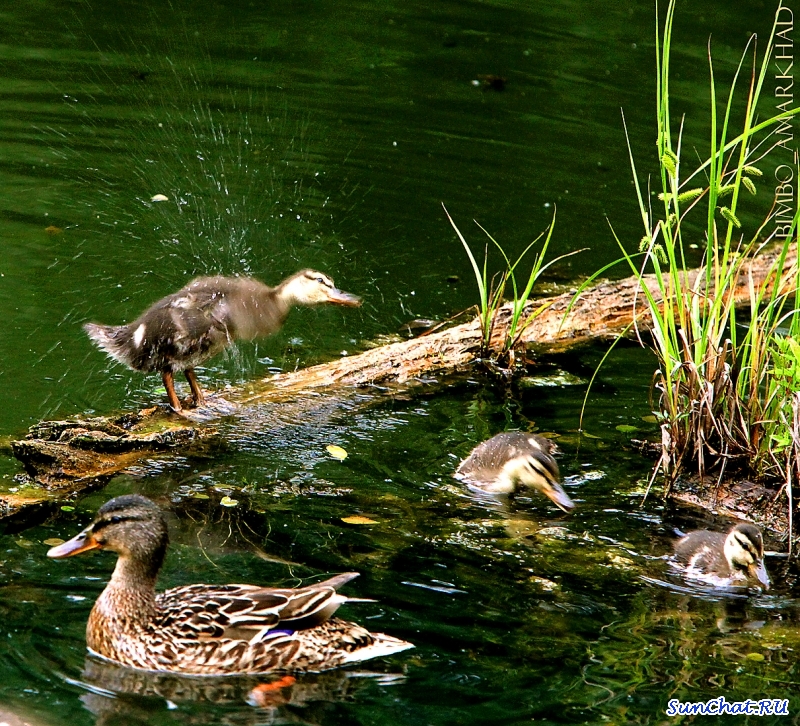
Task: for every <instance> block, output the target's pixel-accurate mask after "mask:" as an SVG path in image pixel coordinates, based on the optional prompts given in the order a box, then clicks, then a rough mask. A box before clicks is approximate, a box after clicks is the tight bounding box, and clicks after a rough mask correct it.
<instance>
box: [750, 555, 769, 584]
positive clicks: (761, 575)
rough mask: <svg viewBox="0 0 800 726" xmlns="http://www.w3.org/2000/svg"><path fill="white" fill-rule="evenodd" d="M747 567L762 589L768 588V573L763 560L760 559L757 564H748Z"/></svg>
mask: <svg viewBox="0 0 800 726" xmlns="http://www.w3.org/2000/svg"><path fill="white" fill-rule="evenodd" d="M748 569H749V570H750V575H751V576H752V577H754V578H755V579H756V580H758V581H759V582H760V583H761V585H762V586H763V588H764V590H765V591H766V590H769V585H770V582H769V575H768V574H767V568H766V566H765V565H764V560H760V561H759V562H758V564H753V565H750V567H749V568H748Z"/></svg>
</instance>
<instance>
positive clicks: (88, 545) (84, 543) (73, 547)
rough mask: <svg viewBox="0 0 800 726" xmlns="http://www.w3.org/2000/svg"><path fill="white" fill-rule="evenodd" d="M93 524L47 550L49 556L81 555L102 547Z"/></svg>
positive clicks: (58, 557) (55, 557) (57, 557)
mask: <svg viewBox="0 0 800 726" xmlns="http://www.w3.org/2000/svg"><path fill="white" fill-rule="evenodd" d="M92 526H93V525H89V526H88V527H87V528H86V529H84V530H83V531H82V532H78V534H76V535H75V536H74V537H73V538H72V539H71V540H68V541H67V542H64V543H63V544H60V545H56V546H55V547H51V548H50V549H49V550H48V551H47V556H48V557H53V558H54V559H60V558H62V557H72V555H79V554H80V553H81V552H88V551H89V550H96V549H98V548H99V547H100V543H99V542H98V541H97V540H96V539H95V538H94V535H93V534H92Z"/></svg>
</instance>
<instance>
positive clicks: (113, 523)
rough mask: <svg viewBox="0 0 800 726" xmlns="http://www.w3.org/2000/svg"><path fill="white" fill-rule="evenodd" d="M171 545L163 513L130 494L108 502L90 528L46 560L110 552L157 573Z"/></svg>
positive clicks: (52, 549)
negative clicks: (101, 551) (145, 565)
mask: <svg viewBox="0 0 800 726" xmlns="http://www.w3.org/2000/svg"><path fill="white" fill-rule="evenodd" d="M168 544H169V533H168V530H167V522H166V519H165V518H164V514H163V512H162V511H161V509H159V507H158V506H157V505H156V504H155V503H154V502H152V501H150V500H149V499H147V498H146V497H142V496H139V495H138V494H128V495H125V496H122V497H116V498H115V499H111V500H110V501H108V502H106V503H105V504H104V505H103V506H102V507H100V510H99V511H98V512H97V516H96V517H95V519H94V521H93V522H92V523H91V524H90V525H89V526H88V527H86V528H85V529H84V530H82V531H81V532H79V533H78V534H76V535H75V536H74V537H73V538H72V539H71V540H68V541H67V542H64V543H63V544H60V545H57V546H56V547H53V548H51V549H50V550H49V551H48V552H47V556H48V557H53V558H56V559H60V558H62V557H72V556H73V555H78V554H80V553H81V552H88V551H89V550H95V549H101V550H110V551H111V552H116V553H117V554H118V555H119V556H120V558H121V559H126V560H132V561H135V562H140V563H147V566H148V569H152V570H154V571H155V572H157V571H158V569H159V568H160V567H161V564H162V562H163V561H164V553H165V552H166V549H167V545H168Z"/></svg>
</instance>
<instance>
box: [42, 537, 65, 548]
mask: <svg viewBox="0 0 800 726" xmlns="http://www.w3.org/2000/svg"><path fill="white" fill-rule="evenodd" d="M42 544H46V545H47V546H48V547H58V545H60V544H64V540H63V539H61V537H50V539H46V540H42Z"/></svg>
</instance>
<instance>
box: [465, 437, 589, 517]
mask: <svg viewBox="0 0 800 726" xmlns="http://www.w3.org/2000/svg"><path fill="white" fill-rule="evenodd" d="M554 449H555V444H553V442H552V441H550V439H547V438H545V437H544V436H537V435H536V434H526V433H523V432H522V431H506V432H505V433H502V434H497V436H493V437H492V438H491V439H489V440H487V441H484V442H483V443H482V444H478V445H477V446H476V447H475V448H474V449H473V450H472V452H471V453H470V455H469V456H468V457H467V458H466V459H464V461H462V462H461V463H460V464H459V465H458V469H456V473H455V474H454V476H455V477H456V479H460V480H462V481H464V482H466V483H467V484H469V485H470V486H471V487H474V488H475V489H478V490H480V491H483V492H487V493H489V494H511V493H513V492H514V491H516V489H517V487H518V485H520V484H523V485H525V486H528V487H532V488H533V489H536V490H538V491H540V492H542V494H545V495H546V496H548V497H549V498H550V499H551V500H552V501H553V503H554V504H555V505H556V506H557V507H559V508H560V509H563V510H564V511H565V512H568V511H570V510H571V509H574V508H575V503H574V502H573V501H572V500H571V499H570V498H569V497H568V496H567V493H566V492H565V491H564V489H563V488H562V486H561V484H560V483H559V481H558V480H559V472H558V464H556V460H555V459H554V458H553V457H552V452H553V450H554Z"/></svg>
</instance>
